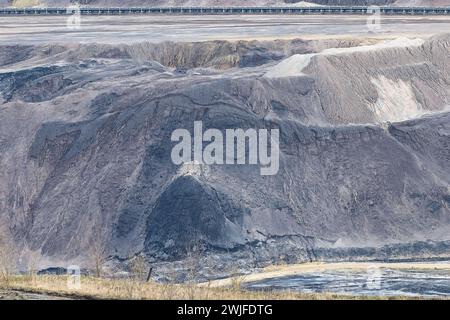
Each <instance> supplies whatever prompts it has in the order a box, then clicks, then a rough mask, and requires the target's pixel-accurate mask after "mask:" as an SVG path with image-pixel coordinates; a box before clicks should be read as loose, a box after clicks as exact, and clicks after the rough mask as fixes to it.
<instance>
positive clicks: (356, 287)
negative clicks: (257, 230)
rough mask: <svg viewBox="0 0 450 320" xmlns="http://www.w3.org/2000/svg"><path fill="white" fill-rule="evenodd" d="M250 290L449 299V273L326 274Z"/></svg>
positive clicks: (275, 281)
mask: <svg viewBox="0 0 450 320" xmlns="http://www.w3.org/2000/svg"><path fill="white" fill-rule="evenodd" d="M245 287H246V288H247V289H250V290H277V291H281V290H289V291H298V292H304V293H318V292H332V293H342V294H350V295H365V296H399V295H401V296H411V297H413V296H421V297H449V298H450V271H449V270H392V269H382V270H378V271H376V272H366V271H356V270H354V271H323V272H318V273H305V274H301V275H295V276H285V277H280V278H272V279H266V280H261V281H257V282H252V283H248V284H247V285H245Z"/></svg>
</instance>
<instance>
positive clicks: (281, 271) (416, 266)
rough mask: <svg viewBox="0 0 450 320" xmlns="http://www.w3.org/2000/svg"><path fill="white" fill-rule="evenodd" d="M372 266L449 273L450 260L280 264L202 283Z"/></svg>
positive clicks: (222, 284) (220, 283)
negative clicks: (251, 272) (246, 273)
mask: <svg viewBox="0 0 450 320" xmlns="http://www.w3.org/2000/svg"><path fill="white" fill-rule="evenodd" d="M372 268H379V269H402V270H444V271H448V272H449V273H450V262H445V263H436V262H434V263H417V262H401V263H400V262H399V263H382V262H339V263H320V262H318V263H304V264H292V265H282V266H270V267H267V268H265V269H263V270H262V271H261V272H258V273H253V274H249V275H245V276H238V277H232V278H226V279H220V280H215V281H211V282H209V283H207V284H206V283H203V284H201V285H202V286H203V285H207V286H210V287H226V286H231V285H233V283H236V282H240V283H247V282H253V281H260V280H265V279H271V278H279V277H286V276H294V275H299V274H305V273H311V272H323V271H348V270H354V271H361V270H369V269H372Z"/></svg>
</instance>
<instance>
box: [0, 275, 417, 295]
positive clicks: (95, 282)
mask: <svg viewBox="0 0 450 320" xmlns="http://www.w3.org/2000/svg"><path fill="white" fill-rule="evenodd" d="M0 289H3V290H13V291H19V292H26V293H34V294H44V295H50V296H58V297H61V298H73V299H119V300H124V299H133V300H348V299H362V300H372V299H377V300H378V299H396V300H399V299H400V300H404V299H411V298H408V297H389V298H385V297H383V298H382V297H364V296H347V295H339V294H333V293H297V292H289V291H286V292H265V291H264V292H254V291H245V290H242V289H241V288H235V287H226V288H225V287H221V288H213V287H210V286H208V285H203V286H199V285H195V284H186V285H179V284H159V283H154V282H150V283H145V282H141V281H135V280H134V279H100V278H94V277H82V279H81V289H78V290H74V289H69V287H68V286H67V277H65V276H37V277H35V278H34V279H33V281H30V280H29V278H27V277H23V276H15V277H12V279H11V280H10V281H9V282H8V283H7V284H3V285H0Z"/></svg>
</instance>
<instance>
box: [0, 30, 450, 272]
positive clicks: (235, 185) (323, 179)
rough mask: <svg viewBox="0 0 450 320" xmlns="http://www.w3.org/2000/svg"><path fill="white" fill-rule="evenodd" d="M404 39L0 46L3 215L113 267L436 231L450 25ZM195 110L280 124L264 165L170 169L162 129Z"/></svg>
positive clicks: (56, 245)
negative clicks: (99, 253)
mask: <svg viewBox="0 0 450 320" xmlns="http://www.w3.org/2000/svg"><path fill="white" fill-rule="evenodd" d="M413 40H414V39H413ZM405 43H406V45H403V44H401V43H396V44H395V45H392V44H389V45H386V43H384V44H383V45H381V46H380V45H379V44H378V45H377V44H374V45H373V46H372V47H370V48H364V49H363V50H362V49H361V48H356V49H352V50H342V49H341V50H334V51H327V49H330V48H331V47H332V45H334V47H335V48H342V47H351V46H357V45H360V44H361V43H358V42H357V43H355V44H352V42H351V41H342V42H337V41H336V42H325V43H324V42H321V41H317V42H314V41H308V42H304V41H301V40H292V41H273V42H269V41H268V42H245V41H242V42H237V43H227V42H207V43H195V44H189V43H185V44H173V43H165V44H162V45H161V46H159V47H158V46H156V45H152V44H135V45H130V46H112V45H109V46H106V45H98V46H97V45H88V44H85V45H70V46H60V45H48V46H39V47H33V48H29V47H23V50H24V51H25V52H26V54H25V53H20V51H21V50H22V49H21V47H14V49H12V48H11V47H9V46H2V47H0V51H1V52H2V54H1V55H0V56H6V57H4V58H2V59H3V60H2V61H4V62H3V66H2V71H1V72H0V79H1V81H0V88H1V96H0V97H1V98H0V99H2V100H0V102H1V104H0V165H1V168H2V169H1V170H0V221H1V223H2V224H5V225H8V226H9V228H10V230H11V232H12V233H13V234H14V236H15V239H16V243H20V244H21V245H23V246H28V247H30V249H32V250H40V251H41V253H42V255H43V256H45V258H46V259H47V261H50V262H51V261H64V260H65V259H68V260H70V261H79V264H81V263H82V261H83V259H85V258H86V256H87V255H88V252H89V249H90V248H91V247H92V246H93V243H96V242H97V241H100V240H99V237H102V238H104V239H106V240H105V243H107V248H106V250H107V252H108V255H109V257H110V258H111V259H114V260H116V261H119V262H123V261H125V260H127V259H128V258H130V257H133V256H135V255H137V254H141V253H144V254H145V255H146V256H147V258H148V259H149V260H151V261H152V262H154V263H155V264H157V263H162V262H163V261H172V260H174V259H177V260H178V259H181V260H183V261H187V260H186V259H188V257H189V255H191V252H192V250H193V248H201V252H203V253H207V257H208V258H207V259H210V261H211V264H215V265H216V270H217V273H218V274H219V273H221V272H222V271H223V270H228V269H229V267H230V264H234V263H238V264H241V265H242V266H243V267H248V266H251V265H253V266H259V265H264V264H267V263H273V262H276V261H279V260H280V257H283V260H286V261H287V262H300V261H311V260H314V259H318V258H319V257H320V255H318V253H317V252H321V251H318V250H319V249H321V248H324V250H325V249H326V250H327V252H328V251H332V250H334V249H336V248H355V247H356V248H365V247H372V248H379V247H382V246H386V245H394V244H396V243H403V244H408V243H414V242H417V241H419V242H420V241H425V240H428V239H429V240H433V241H444V240H448V235H449V234H450V233H449V231H450V209H449V206H450V202H449V199H450V193H449V192H450V190H449V181H450V176H449V170H448V167H449V164H450V161H449V160H450V147H449V144H448V141H449V139H448V135H449V132H450V121H449V119H450V113H449V112H448V111H447V109H446V107H447V106H448V104H449V98H450V85H449V84H450V69H449V67H448V66H449V65H450V63H449V58H450V57H449V55H448V52H449V48H450V37H449V36H448V35H443V36H439V37H435V38H432V39H430V40H427V41H425V42H424V41H422V42H419V41H416V42H414V43H409V42H407V41H406V42H405ZM203 46H204V47H203ZM14 50H15V51H18V52H19V53H17V54H13V52H14ZM261 52H264V58H254V57H255V56H256V55H259V56H261ZM3 53H4V55H3ZM295 54H300V55H301V54H313V56H312V57H311V59H310V60H309V61H308V63H305V64H304V65H302V67H301V68H299V69H301V73H299V74H288V75H284V74H282V73H281V74H280V73H279V74H277V75H276V76H271V77H269V76H267V74H268V73H269V72H270V70H273V68H276V67H277V66H279V65H280V64H281V63H285V61H286V59H290V57H292V56H293V55H295ZM230 55H235V57H236V58H233V59H229V58H228V57H229V56H230ZM251 56H253V58H248V57H251ZM196 58H198V60H197V59H196ZM224 61H228V62H226V63H224ZM229 61H233V62H232V63H230V62H229ZM243 61H246V62H245V63H244V62H243ZM255 61H256V62H255ZM294 62H295V61H294ZM181 69H183V70H184V71H183V72H181V71H180V70H181ZM398 101H400V102H402V101H403V102H404V104H402V103H399V102H398ZM399 108H402V109H401V110H400V111H399ZM198 120H201V121H203V126H204V128H205V129H207V128H217V129H219V130H225V129H227V128H243V129H246V128H268V129H272V128H277V129H279V130H280V149H281V156H280V171H279V173H278V174H277V175H275V176H261V175H259V168H258V167H257V166H252V165H235V166H233V165H224V166H214V165H213V166H209V167H208V168H207V170H201V174H196V173H195V172H192V171H190V170H187V171H183V170H181V171H180V167H178V166H176V165H174V164H173V163H172V161H171V159H170V154H171V148H172V147H173V144H172V143H171V141H170V136H171V133H172V131H173V130H174V129H178V128H185V129H188V130H190V131H191V130H192V129H193V123H194V121H198ZM336 250H338V249H336ZM339 250H341V249H339ZM366 252H370V251H355V256H358V255H359V256H364V257H368V256H370V254H367V253H366ZM414 252H415V251H414V250H411V253H410V254H409V255H408V256H410V257H412V256H414ZM444 252H446V249H445V250H444ZM203 253H202V254H203ZM416 253H417V256H421V255H422V251H421V250H418V251H416ZM322 256H324V257H325V256H327V254H323V255H322ZM375 256H376V255H375ZM225 257H229V258H228V259H227V258H225ZM50 262H49V263H50ZM180 263H184V262H180ZM56 264H57V263H56V262H55V264H54V265H56ZM204 268H205V269H208V268H207V264H205V265H204ZM208 270H212V268H209V269H208ZM221 270H222V271H221ZM224 272H225V271H224ZM227 272H228V271H227Z"/></svg>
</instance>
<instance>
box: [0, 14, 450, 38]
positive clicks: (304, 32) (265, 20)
mask: <svg viewBox="0 0 450 320" xmlns="http://www.w3.org/2000/svg"><path fill="white" fill-rule="evenodd" d="M381 23H382V24H381V30H379V31H377V32H373V31H371V30H369V28H368V27H367V18H366V17H362V16H133V17H130V16H128V17H127V16H109V17H106V16H102V17H84V16H83V17H82V18H81V27H80V29H69V28H68V27H67V18H66V17H57V16H55V17H20V18H17V17H2V18H1V19H0V44H11V43H22V44H23V43H26V44H40V43H48V42H59V43H70V42H96V43H132V42H142V41H148V42H156V43H157V42H161V41H188V42H191V41H207V40H230V41H233V40H241V39H242V40H250V39H258V40H269V39H290V38H304V39H317V38H341V37H368V36H370V37H378V38H394V37H398V36H412V35H413V36H420V37H426V36H431V35H434V34H438V33H443V32H450V17H417V16H414V17H383V18H382V21H381Z"/></svg>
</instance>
